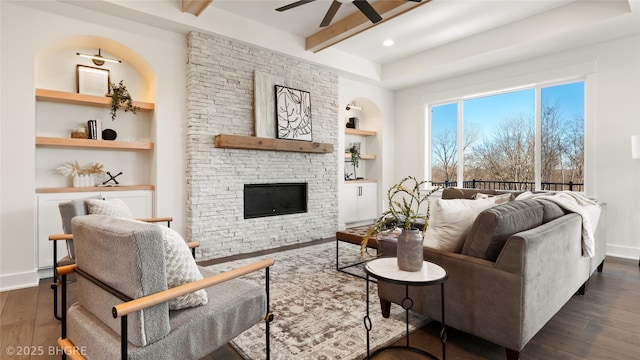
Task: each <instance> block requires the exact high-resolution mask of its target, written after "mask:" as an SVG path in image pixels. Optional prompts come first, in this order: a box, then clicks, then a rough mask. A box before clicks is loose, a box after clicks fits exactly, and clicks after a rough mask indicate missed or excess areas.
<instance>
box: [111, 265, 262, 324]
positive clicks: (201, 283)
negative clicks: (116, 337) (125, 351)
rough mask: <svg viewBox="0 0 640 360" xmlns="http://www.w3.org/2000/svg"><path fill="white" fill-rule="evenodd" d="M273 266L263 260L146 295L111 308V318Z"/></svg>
mask: <svg viewBox="0 0 640 360" xmlns="http://www.w3.org/2000/svg"><path fill="white" fill-rule="evenodd" d="M272 265H273V259H265V260H261V261H257V262H255V263H252V264H249V265H245V266H242V267H239V268H237V269H233V270H229V271H225V272H223V273H220V274H216V275H212V276H209V277H206V278H204V279H202V280H198V281H194V282H192V283H188V284H184V285H180V286H178V287H174V288H171V289H168V290H164V291H160V292H157V293H155V294H151V295H147V296H144V297H141V298H138V299H134V300H131V301H127V302H125V303H122V304H118V305H116V306H114V307H113V310H112V312H113V317H114V318H117V317H120V316H124V315H128V314H130V313H132V312H135V311H138V310H142V309H145V308H148V307H150V306H153V305H157V304H160V303H162V302H165V301H168V300H170V299H173V298H176V297H178V296H181V295H184V294H188V293H192V292H194V291H197V290H200V289H204V288H207V287H209V286H213V285H217V284H221V283H223V282H226V281H229V280H231V279H235V278H237V277H240V276H243V275H246V274H249V273H252V272H254V271H257V270H260V269H264V268H267V267H270V266H272Z"/></svg>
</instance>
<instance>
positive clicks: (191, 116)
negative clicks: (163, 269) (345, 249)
mask: <svg viewBox="0 0 640 360" xmlns="http://www.w3.org/2000/svg"><path fill="white" fill-rule="evenodd" d="M255 71H260V72H263V73H268V74H271V75H274V76H277V77H282V78H284V79H286V82H287V84H284V85H286V86H289V87H293V88H296V89H301V90H306V91H309V92H310V93H311V111H312V115H311V120H312V127H313V141H315V142H323V143H331V144H333V145H334V153H332V154H309V153H297V152H276V151H253V150H236V149H217V148H214V146H213V138H214V136H215V135H217V134H221V133H224V134H233V135H249V136H253V135H255V131H254V109H253V106H254V73H255ZM337 100H338V74H337V73H336V72H335V71H333V70H331V69H328V68H324V67H321V66H317V65H314V64H312V63H308V62H305V61H302V60H300V59H296V58H292V57H289V56H285V55H282V54H279V53H276V52H273V51H269V50H266V49H263V48H259V47H255V46H251V45H248V44H245V43H240V42H236V41H234V40H229V39H226V38H223V37H218V36H213V35H208V34H203V33H197V32H192V33H191V34H189V36H188V65H187V174H186V178H187V222H186V225H187V231H186V232H187V234H186V235H187V238H189V239H192V240H197V241H200V244H201V246H200V249H199V250H198V260H206V259H212V258H219V257H224V256H229V255H234V254H242V253H249V252H253V251H258V250H264V249H270V248H276V247H280V246H284V245H290V244H297V243H304V242H308V241H311V240H315V239H321V238H327V237H331V236H334V235H335V231H336V229H337V226H338V197H337V193H338V189H337V186H338V169H337V167H338V164H339V162H338V153H339V154H340V155H342V152H338V149H337V145H338V131H339V127H338V121H337V118H338V104H337ZM274 101H275V100H274ZM276 182H307V183H308V184H309V185H308V212H307V213H303V214H292V215H282V216H271V217H264V218H257V219H246V220H245V219H244V208H243V190H244V184H249V183H276Z"/></svg>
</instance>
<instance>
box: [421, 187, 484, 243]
mask: <svg viewBox="0 0 640 360" xmlns="http://www.w3.org/2000/svg"><path fill="white" fill-rule="evenodd" d="M495 201H496V198H495V197H492V198H489V199H480V200H467V199H452V200H442V199H437V200H436V201H435V202H434V203H433V205H432V207H431V216H430V218H429V226H428V227H427V231H426V233H425V239H424V246H427V247H430V248H434V249H439V250H444V251H450V252H457V253H459V252H460V250H461V249H462V245H463V244H464V241H465V239H466V236H467V232H468V230H469V228H470V227H471V224H473V221H474V220H475V218H476V216H477V215H478V214H479V213H480V212H482V211H483V210H485V209H487V208H490V207H492V206H494V205H495Z"/></svg>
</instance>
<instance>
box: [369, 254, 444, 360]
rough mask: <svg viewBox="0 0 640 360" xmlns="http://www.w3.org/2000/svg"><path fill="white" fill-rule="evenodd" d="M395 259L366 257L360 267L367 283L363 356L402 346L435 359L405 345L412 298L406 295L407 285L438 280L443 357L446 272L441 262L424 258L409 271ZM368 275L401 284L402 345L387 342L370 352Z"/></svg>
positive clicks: (421, 284)
mask: <svg viewBox="0 0 640 360" xmlns="http://www.w3.org/2000/svg"><path fill="white" fill-rule="evenodd" d="M397 261H398V259H397V258H395V257H389V258H378V259H374V260H371V261H368V262H367V263H366V265H365V267H364V270H365V272H366V274H367V275H366V283H367V314H366V315H365V317H364V326H365V328H366V329H367V359H369V358H371V356H374V355H376V354H379V353H380V352H382V351H384V350H388V349H402V350H408V351H411V352H415V353H419V354H422V355H425V356H426V357H429V358H432V359H438V358H437V357H436V356H435V355H433V354H431V353H429V352H427V351H424V350H422V349H418V348H415V347H411V346H410V345H409V310H411V308H412V307H413V300H412V299H411V298H410V297H409V286H429V285H437V284H440V303H441V311H442V328H441V329H440V342H441V343H442V360H445V359H446V349H445V343H446V341H447V329H446V326H445V322H444V282H445V281H446V280H447V276H448V275H447V272H446V270H445V269H443V268H442V267H441V266H439V265H436V264H434V263H431V262H428V261H425V262H424V265H423V266H422V270H420V271H415V272H409V271H402V270H400V269H399V268H398V263H397ZM369 276H371V277H374V278H376V279H378V280H379V281H386V282H390V283H393V284H399V285H404V287H405V298H404V300H402V308H403V309H404V310H405V324H406V340H407V344H406V346H387V347H383V348H380V349H378V350H376V351H375V352H374V353H373V354H371V353H370V345H369V333H370V332H371V329H372V324H371V319H370V318H369Z"/></svg>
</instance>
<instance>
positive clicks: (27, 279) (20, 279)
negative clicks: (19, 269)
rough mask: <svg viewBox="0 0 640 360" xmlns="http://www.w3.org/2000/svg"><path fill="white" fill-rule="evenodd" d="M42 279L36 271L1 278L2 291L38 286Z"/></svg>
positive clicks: (0, 289)
mask: <svg viewBox="0 0 640 360" xmlns="http://www.w3.org/2000/svg"><path fill="white" fill-rule="evenodd" d="M39 282H40V279H39V278H38V272H37V271H36V270H33V271H28V272H23V273H15V274H8V275H2V276H0V291H9V290H17V289H24V288H28V287H34V286H38V283H39Z"/></svg>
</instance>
